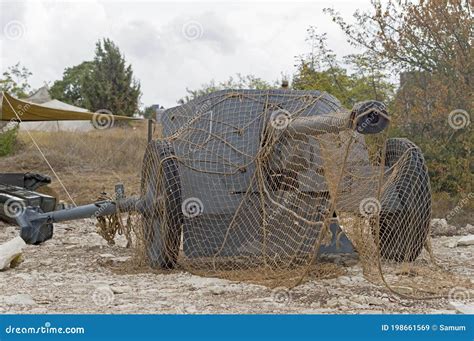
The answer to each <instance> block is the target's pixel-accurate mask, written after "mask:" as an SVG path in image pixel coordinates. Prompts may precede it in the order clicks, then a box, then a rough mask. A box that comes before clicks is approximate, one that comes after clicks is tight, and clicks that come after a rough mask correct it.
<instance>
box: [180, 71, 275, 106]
mask: <svg viewBox="0 0 474 341" xmlns="http://www.w3.org/2000/svg"><path fill="white" fill-rule="evenodd" d="M277 87H278V85H277V82H275V83H274V84H270V83H269V82H267V81H265V80H263V79H261V78H259V77H256V76H254V75H242V74H240V73H238V74H237V75H236V76H235V77H232V76H231V77H229V78H228V79H227V80H226V81H223V82H219V83H216V81H215V80H211V81H210V82H209V83H205V84H202V85H201V87H200V88H199V89H196V90H190V89H188V88H186V92H187V93H188V94H187V95H186V96H185V97H183V98H181V99H180V100H178V103H179V104H183V103H186V102H189V101H190V100H192V99H194V98H196V97H199V96H202V95H206V94H209V93H211V92H214V91H219V90H226V89H255V90H266V89H272V88H277Z"/></svg>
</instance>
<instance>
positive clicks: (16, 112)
mask: <svg viewBox="0 0 474 341" xmlns="http://www.w3.org/2000/svg"><path fill="white" fill-rule="evenodd" d="M48 103H49V102H48ZM97 115H98V114H97V113H92V112H89V111H84V109H82V108H77V107H74V106H59V105H44V104H43V105H40V104H35V103H31V102H26V101H22V100H19V99H17V98H14V97H12V96H10V95H9V94H7V93H5V92H4V93H3V99H2V107H1V109H0V121H12V120H14V121H20V122H34V121H93V120H97ZM99 115H107V114H106V113H99ZM113 119H114V120H117V121H125V120H127V121H128V120H137V118H133V117H127V116H119V115H114V116H113Z"/></svg>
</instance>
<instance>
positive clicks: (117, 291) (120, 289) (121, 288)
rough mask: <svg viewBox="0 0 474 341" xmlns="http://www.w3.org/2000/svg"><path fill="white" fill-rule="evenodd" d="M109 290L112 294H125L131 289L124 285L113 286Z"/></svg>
mask: <svg viewBox="0 0 474 341" xmlns="http://www.w3.org/2000/svg"><path fill="white" fill-rule="evenodd" d="M110 290H112V292H113V293H114V294H125V293H127V292H130V291H131V290H132V288H131V287H129V286H126V285H124V286H115V285H113V286H111V287H110Z"/></svg>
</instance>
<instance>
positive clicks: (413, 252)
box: [135, 90, 471, 297]
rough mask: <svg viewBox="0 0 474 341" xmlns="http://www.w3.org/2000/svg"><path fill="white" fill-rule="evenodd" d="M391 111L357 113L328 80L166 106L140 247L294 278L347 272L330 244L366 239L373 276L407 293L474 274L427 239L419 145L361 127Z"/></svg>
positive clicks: (144, 193)
mask: <svg viewBox="0 0 474 341" xmlns="http://www.w3.org/2000/svg"><path fill="white" fill-rule="evenodd" d="M385 123H388V117H387V116H386V112H385V109H384V108H383V106H382V105H381V104H380V103H377V102H374V103H368V104H367V103H365V104H362V105H360V106H358V107H356V108H354V110H353V111H352V112H350V111H347V110H346V109H344V108H343V107H342V106H341V104H340V103H339V102H338V101H337V100H336V99H335V98H333V97H332V96H330V95H328V94H326V93H320V92H318V91H288V90H270V91H250V90H239V91H233V90H229V91H221V92H217V93H213V94H210V95H206V96H204V97H201V98H198V99H196V100H193V101H191V102H189V103H187V104H185V105H182V106H179V107H176V108H172V109H169V110H167V111H166V112H165V114H164V115H163V118H162V124H163V127H162V129H163V137H162V138H161V139H159V140H157V141H154V142H151V143H149V145H148V146H147V149H146V152H145V156H144V161H143V167H142V183H141V198H142V202H143V203H144V204H143V209H142V213H141V214H139V215H138V216H137V217H138V218H136V219H137V220H136V222H135V224H136V226H135V227H136V228H135V230H136V231H139V232H137V233H138V234H139V240H138V242H137V249H138V250H139V254H140V255H141V257H142V258H144V259H146V260H147V262H148V263H149V264H150V265H151V266H152V267H155V268H160V269H170V268H175V267H182V268H184V269H186V270H189V271H191V272H194V273H197V274H200V275H205V276H219V277H224V278H228V279H238V280H251V281H255V282H260V283H265V284H267V285H270V286H281V285H283V286H287V287H292V286H295V285H298V284H299V283H301V282H302V281H303V280H304V279H305V278H308V277H311V276H313V275H320V276H324V274H325V273H327V272H328V271H329V272H330V271H336V272H337V271H338V269H336V268H335V269H331V267H330V265H328V264H327V263H326V262H325V261H324V259H321V254H324V253H337V252H339V253H340V252H343V253H344V252H348V253H350V252H356V253H357V254H358V257H359V260H360V262H361V264H362V267H363V269H364V275H365V276H366V278H367V279H368V280H370V281H373V282H375V283H379V284H385V285H387V286H388V287H389V288H390V289H391V290H393V291H395V292H397V293H400V294H405V295H410V296H412V297H427V296H431V295H434V294H446V293H447V291H449V289H450V288H452V287H453V286H456V284H458V285H460V286H463V287H471V283H470V281H469V280H468V279H463V278H460V277H454V276H453V275H452V274H450V273H448V272H446V271H445V270H442V269H441V268H439V267H437V266H436V264H434V262H433V260H432V257H431V256H430V253H429V252H428V251H429V250H430V248H429V240H428V236H429V232H430V231H429V229H430V228H429V226H430V217H431V192H430V184H429V178H428V173H427V169H426V166H425V162H424V159H423V155H422V153H421V151H420V150H419V149H418V148H417V147H416V146H415V145H414V144H413V143H412V142H410V141H408V140H406V139H398V138H387V134H386V131H387V129H385V130H384V131H381V132H380V133H379V134H370V135H365V134H363V133H367V132H374V131H373V129H376V127H380V126H383V124H385ZM346 236H347V238H348V240H347V238H346ZM344 238H346V241H345V242H344V241H343V239H344ZM349 241H350V242H349ZM350 243H352V245H353V247H354V250H352V247H351V245H350ZM342 244H344V245H342ZM347 244H349V246H348V245H347ZM341 245H342V246H341ZM413 273H416V274H418V275H420V276H414V275H413Z"/></svg>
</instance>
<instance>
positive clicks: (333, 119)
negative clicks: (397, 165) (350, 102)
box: [287, 101, 390, 136]
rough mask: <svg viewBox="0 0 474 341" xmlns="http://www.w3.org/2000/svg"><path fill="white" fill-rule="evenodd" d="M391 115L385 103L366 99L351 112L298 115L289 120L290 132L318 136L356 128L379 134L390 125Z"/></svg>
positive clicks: (360, 131)
mask: <svg viewBox="0 0 474 341" xmlns="http://www.w3.org/2000/svg"><path fill="white" fill-rule="evenodd" d="M389 122H390V117H389V115H388V112H387V108H386V106H385V104H384V103H382V102H379V101H366V102H360V103H357V104H356V105H354V108H353V109H352V111H351V112H343V113H330V114H325V115H318V116H309V117H298V118H295V119H293V120H291V121H290V122H289V125H288V130H287V131H288V132H289V133H290V134H291V135H293V136H298V135H310V136H317V135H321V134H327V133H339V132H342V131H345V130H355V131H357V132H359V133H361V134H377V133H380V132H381V131H383V130H384V129H385V128H387V127H388V124H389Z"/></svg>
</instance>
